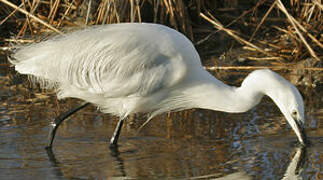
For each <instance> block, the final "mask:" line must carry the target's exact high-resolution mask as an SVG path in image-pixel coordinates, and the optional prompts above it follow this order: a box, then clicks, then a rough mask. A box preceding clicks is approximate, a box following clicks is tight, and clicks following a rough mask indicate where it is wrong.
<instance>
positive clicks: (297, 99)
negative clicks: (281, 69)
mask: <svg viewBox="0 0 323 180" xmlns="http://www.w3.org/2000/svg"><path fill="white" fill-rule="evenodd" d="M269 74H270V75H269V76H271V78H270V79H271V80H270V81H268V82H266V85H265V86H267V87H268V86H269V87H270V88H266V89H267V90H266V91H267V93H266V94H267V95H268V96H269V97H270V98H271V99H272V100H273V101H274V102H275V103H276V105H277V106H278V107H279V109H280V111H281V112H282V113H283V114H284V116H285V118H286V120H287V122H288V123H289V124H290V126H291V127H292V129H293V130H294V132H295V133H296V135H297V137H298V140H299V142H300V143H301V145H302V146H305V145H306V143H307V140H306V132H305V117H304V102H303V98H302V96H301V94H300V92H299V91H298V90H297V88H296V87H295V86H294V85H293V84H291V83H290V82H289V81H287V80H286V79H284V78H282V77H281V76H279V75H278V74H276V73H274V72H272V71H270V73H269Z"/></svg>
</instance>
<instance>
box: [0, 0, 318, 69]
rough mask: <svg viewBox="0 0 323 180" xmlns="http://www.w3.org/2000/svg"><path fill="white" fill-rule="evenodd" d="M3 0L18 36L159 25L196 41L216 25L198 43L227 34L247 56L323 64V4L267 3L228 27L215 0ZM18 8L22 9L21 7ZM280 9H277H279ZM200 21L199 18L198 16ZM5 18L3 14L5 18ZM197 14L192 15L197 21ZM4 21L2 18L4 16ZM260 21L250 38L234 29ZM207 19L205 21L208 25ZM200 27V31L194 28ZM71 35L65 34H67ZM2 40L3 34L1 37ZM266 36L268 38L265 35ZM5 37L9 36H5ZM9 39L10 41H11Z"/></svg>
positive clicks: (310, 0) (307, 0) (298, 0)
mask: <svg viewBox="0 0 323 180" xmlns="http://www.w3.org/2000/svg"><path fill="white" fill-rule="evenodd" d="M17 2H18V1H15V0H13V1H8V0H0V4H1V3H2V4H4V5H6V6H5V7H1V9H0V10H1V11H2V13H4V14H5V16H3V18H2V19H0V27H1V26H3V25H5V24H6V22H8V21H10V22H14V24H16V28H17V29H18V31H17V33H16V34H15V36H16V37H15V38H19V37H24V36H25V35H26V34H31V35H33V34H35V35H38V34H41V33H43V32H48V30H50V31H53V32H55V33H59V34H62V31H63V30H62V29H63V28H66V27H80V26H87V25H96V24H109V23H120V22H147V21H148V22H155V23H161V24H166V25H168V26H171V27H173V28H175V29H177V30H179V31H181V32H184V33H185V34H186V35H187V36H188V37H189V38H191V39H192V40H193V38H196V37H197V36H196V34H199V33H198V31H197V29H199V30H201V29H202V31H203V28H205V27H206V26H205V25H207V24H212V25H213V26H214V27H215V28H216V31H213V32H212V31H210V29H207V30H204V34H205V32H208V34H207V35H206V36H204V37H205V38H202V39H201V36H200V38H199V39H198V38H196V39H197V40H198V41H197V43H196V45H199V44H203V43H205V42H206V41H208V40H209V37H211V36H213V35H214V34H216V33H217V32H218V31H223V32H225V33H226V34H228V35H229V36H231V37H232V38H233V39H235V40H237V41H238V42H240V43H241V44H244V45H246V46H247V48H245V50H248V51H249V53H247V54H246V58H247V59H249V60H256V61H268V62H271V61H276V62H278V64H279V63H280V65H284V64H286V63H294V62H297V61H300V60H302V59H306V58H308V57H312V58H313V59H315V62H314V63H313V66H315V65H317V64H320V63H317V62H320V61H321V57H322V52H323V51H322V49H323V37H322V36H323V34H322V29H323V27H322V26H323V23H322V19H323V18H322V10H323V5H322V1H321V0H290V1H284V3H282V1H281V0H275V1H270V0H261V1H258V2H257V3H256V4H255V6H254V7H252V8H250V9H249V10H246V11H243V12H242V13H241V14H240V15H238V16H237V17H236V18H234V20H232V22H230V23H226V24H227V25H222V23H223V22H220V21H219V20H217V19H220V18H217V16H218V15H216V13H214V12H215V11H217V10H220V9H219V2H216V1H212V0H191V1H185V0H99V1H94V0H43V1H31V0H26V1H22V2H19V3H17ZM230 2H231V3H232V4H233V5H232V4H231V5H228V3H227V2H225V3H224V4H223V6H228V7H229V8H226V7H224V8H223V10H225V11H227V10H230V8H231V9H233V10H235V8H237V7H238V6H239V3H238V2H239V1H235V0H231V1H230ZM17 4H18V5H17ZM9 7H10V8H12V9H11V10H10V8H9ZM259 7H268V9H267V10H266V13H264V14H263V15H262V17H258V15H257V10H258V8H259ZM275 10H276V11H275ZM194 14H196V15H199V14H200V17H197V18H196V17H193V15H194ZM0 15H1V14H0ZM191 16H192V17H191ZM0 17H1V16H0ZM272 17H276V18H279V19H281V20H282V21H284V22H288V23H289V25H286V26H281V25H276V24H272V25H271V26H268V24H267V25H266V21H270V20H271V18H272ZM255 18H256V19H259V21H255V22H254V24H253V27H255V28H254V29H253V30H252V32H253V33H252V34H251V35H250V36H249V37H246V35H245V34H243V35H240V34H239V33H238V32H237V30H238V29H237V30H236V29H233V28H230V27H231V25H232V24H239V23H241V22H242V20H243V21H245V20H246V19H247V20H248V22H251V19H255ZM203 19H204V20H205V21H203ZM193 24H194V28H195V29H194V30H193ZM262 30H268V31H276V32H277V35H276V36H275V37H271V39H260V38H259V35H260V34H261V33H262V32H261V31H262ZM64 31H65V30H64ZM0 36H1V35H0ZM260 36H262V35H260ZM2 39H5V38H2ZM7 41H8V40H6V41H4V42H7Z"/></svg>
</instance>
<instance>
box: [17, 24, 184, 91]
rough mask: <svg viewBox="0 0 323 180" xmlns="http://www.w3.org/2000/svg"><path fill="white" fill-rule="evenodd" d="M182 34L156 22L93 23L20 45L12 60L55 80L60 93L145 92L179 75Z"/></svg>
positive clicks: (23, 70) (23, 68)
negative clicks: (29, 44)
mask: <svg viewBox="0 0 323 180" xmlns="http://www.w3.org/2000/svg"><path fill="white" fill-rule="evenodd" d="M176 38H182V39H181V40H178V39H176ZM183 38H184V39H185V41H187V42H189V41H188V40H187V39H186V38H185V37H184V36H183V35H182V34H180V33H178V32H176V31H174V30H171V29H170V28H166V27H165V26H159V25H149V24H147V25H142V24H141V25H139V24H138V25H134V24H131V25H130V24H122V25H120V24H118V25H117V24H116V25H106V26H97V27H91V28H87V29H85V30H81V31H76V32H73V33H70V34H67V35H65V36H61V37H57V38H53V39H51V40H48V41H43V42H41V43H38V44H33V45H31V46H27V47H23V48H21V49H20V50H18V51H17V52H16V53H15V54H14V56H13V57H14V58H15V60H14V61H13V62H12V63H13V64H15V68H16V70H17V71H19V72H20V73H22V74H31V75H34V76H36V77H37V78H38V79H37V80H38V81H39V80H48V81H50V82H55V83H57V84H59V89H60V91H61V92H62V93H60V94H59V96H61V97H62V96H63V97H68V96H71V95H70V94H71V93H76V92H77V91H84V92H87V93H89V92H90V93H92V94H101V95H104V97H122V96H130V95H134V96H136V95H139V96H145V95H148V94H150V93H152V92H154V91H156V90H157V89H159V88H161V87H164V86H171V85H172V84H174V83H176V82H177V81H178V80H180V79H182V78H183V77H184V75H185V73H186V65H185V62H184V61H182V57H181V55H179V54H180V53H178V50H177V48H178V46H179V44H178V42H183V41H182V40H183ZM185 41H184V42H185ZM184 45H187V44H185V43H184ZM181 53H182V52H181ZM182 54H183V53H182ZM69 88H76V91H74V92H72V91H69ZM64 90H66V91H65V95H62V94H64ZM68 91H69V93H68Z"/></svg>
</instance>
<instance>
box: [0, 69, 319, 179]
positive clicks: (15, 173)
mask: <svg viewBox="0 0 323 180" xmlns="http://www.w3.org/2000/svg"><path fill="white" fill-rule="evenodd" d="M16 81H17V82H19V81H20V80H19V79H17V80H16ZM17 82H15V83H16V84H17ZM11 83H12V82H10V80H9V79H8V76H7V70H6V68H2V69H0V86H1V87H2V88H0V100H1V101H0V103H1V106H0V179H213V178H220V179H221V177H224V179H230V178H231V179H282V178H283V177H284V176H287V177H290V178H291V179H296V178H299V179H323V109H322V104H323V103H322V102H323V101H322V97H323V92H322V91H320V90H319V89H316V90H304V91H302V92H303V94H304V97H305V101H306V116H307V126H308V127H307V134H308V136H309V139H310V141H311V143H312V146H310V147H309V148H307V149H306V150H304V149H300V148H298V146H297V139H296V136H295V134H294V133H293V131H292V130H291V128H290V127H289V125H288V124H286V121H285V119H284V118H283V116H282V114H281V113H280V112H279V110H278V108H277V107H276V106H275V105H274V104H273V103H272V101H271V100H270V99H268V98H265V99H264V100H263V101H262V102H261V104H259V105H258V106H257V107H255V108H253V109H252V110H251V111H249V112H247V113H241V114H228V113H222V112H214V111H208V110H188V111H182V112H178V113H170V114H163V115H160V116H158V117H156V118H154V119H153V120H152V121H151V122H150V123H149V124H148V125H147V126H145V127H144V128H143V129H142V130H141V131H140V132H138V128H139V127H140V125H141V124H142V123H144V122H145V117H144V116H140V115H138V116H133V117H130V119H129V120H128V121H127V122H126V124H125V126H124V128H123V130H122V134H121V138H120V141H119V145H120V147H119V149H118V150H117V151H116V150H110V149H109V148H108V144H107V142H108V140H109V137H110V136H111V135H112V132H113V130H114V127H115V125H116V123H117V119H116V118H115V117H110V116H109V115H104V114H102V113H100V112H98V111H97V110H96V108H95V107H87V108H86V109H84V110H82V111H80V112H79V113H77V114H76V115H73V116H72V117H71V118H70V120H68V121H66V122H64V123H63V124H62V125H61V126H60V129H59V130H58V134H57V138H56V141H55V142H54V148H53V152H47V151H46V150H45V149H44V147H45V145H46V141H47V133H48V126H49V124H50V121H51V120H52V118H53V117H55V116H57V115H58V114H59V113H60V112H63V111H64V110H67V109H68V108H70V107H73V106H74V105H75V104H76V103H79V102H76V101H75V100H64V101H60V102H57V101H56V99H55V95H54V94H45V95H41V94H39V93H36V94H35V92H34V90H33V91H31V90H30V89H28V88H25V87H24V86H22V85H21V84H20V85H11ZM48 153H49V154H48ZM51 153H52V154H51ZM287 177H286V178H287Z"/></svg>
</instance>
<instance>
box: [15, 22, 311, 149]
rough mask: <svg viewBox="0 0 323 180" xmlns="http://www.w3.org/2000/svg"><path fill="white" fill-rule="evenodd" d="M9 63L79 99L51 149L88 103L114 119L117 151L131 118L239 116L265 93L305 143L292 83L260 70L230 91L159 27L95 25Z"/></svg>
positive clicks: (176, 36)
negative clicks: (205, 113) (207, 113)
mask: <svg viewBox="0 0 323 180" xmlns="http://www.w3.org/2000/svg"><path fill="white" fill-rule="evenodd" d="M9 60H10V61H11V63H12V64H14V65H15V69H16V71H18V72H19V73H21V74H27V75H30V76H31V77H33V78H32V80H33V81H34V82H39V83H40V84H41V85H42V87H44V88H54V89H56V90H57V97H58V98H59V99H62V98H67V97H73V98H78V99H82V100H84V101H85V103H83V104H81V105H80V106H79V107H77V108H75V109H73V110H72V111H70V112H67V113H65V114H62V115H61V116H60V117H59V118H56V119H55V120H54V121H53V123H52V126H51V129H50V133H49V141H48V146H47V147H49V148H51V147H52V143H53V140H54V137H55V133H56V130H57V128H58V126H59V124H60V123H61V122H62V121H64V119H66V118H67V117H68V116H69V115H71V114H73V113H74V112H76V111H78V110H79V109H81V108H83V107H84V106H86V105H87V104H89V103H92V104H95V105H97V106H98V107H99V109H100V110H101V111H102V112H104V113H111V114H113V115H117V116H119V118H120V119H119V122H118V124H117V127H116V128H115V131H114V133H113V135H112V138H111V140H110V146H116V145H117V141H118V137H119V134H120V131H121V128H122V124H123V122H124V120H125V119H126V118H127V116H128V115H129V114H131V113H138V112H143V113H148V114H149V119H151V118H152V117H154V116H155V115H157V114H161V113H164V112H168V111H179V110H184V109H191V108H202V109H211V110H215V111H225V112H230V113H239V112H245V111H248V110H249V109H251V108H252V107H254V106H255V105H257V104H258V103H259V102H260V100H261V99H262V97H263V96H264V95H267V96H269V97H270V98H271V99H272V100H273V101H274V102H275V103H276V105H277V106H278V107H279V109H280V111H281V112H282V113H283V115H284V116H285V118H286V119H287V121H288V123H289V124H290V126H291V127H292V129H293V130H294V131H295V133H296V135H297V137H298V140H299V142H300V143H301V144H302V145H305V143H306V134H305V130H304V129H305V119H304V105H303V99H302V96H301V94H300V93H299V91H298V90H297V89H296V87H295V86H294V85H292V84H291V83H290V82H288V81H287V80H285V79H284V78H282V77H281V76H279V75H278V74H276V73H275V72H272V71H271V70H268V69H263V70H256V71H253V72H252V73H251V74H249V75H248V76H247V77H246V79H245V80H244V81H243V82H242V85H241V87H231V86H228V85H226V84H224V83H223V82H221V81H220V80H218V79H216V78H215V77H213V76H212V75H211V74H210V73H209V72H207V71H206V70H205V69H204V68H203V66H202V64H201V61H200V57H199V54H198V53H197V51H196V49H195V48H194V46H193V44H192V42H191V41H190V40H189V39H187V38H186V37H185V36H184V35H183V34H181V33H179V32H178V31H176V30H174V29H171V28H169V27H166V26H163V25H159V24H149V23H122V24H110V25H101V26H94V27H90V28H86V29H83V30H79V31H75V32H72V33H69V34H66V35H62V36H57V37H54V38H52V39H49V40H46V41H42V42H40V43H34V44H31V45H27V46H22V47H18V48H17V50H15V51H14V52H13V54H12V55H11V57H10V58H9Z"/></svg>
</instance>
